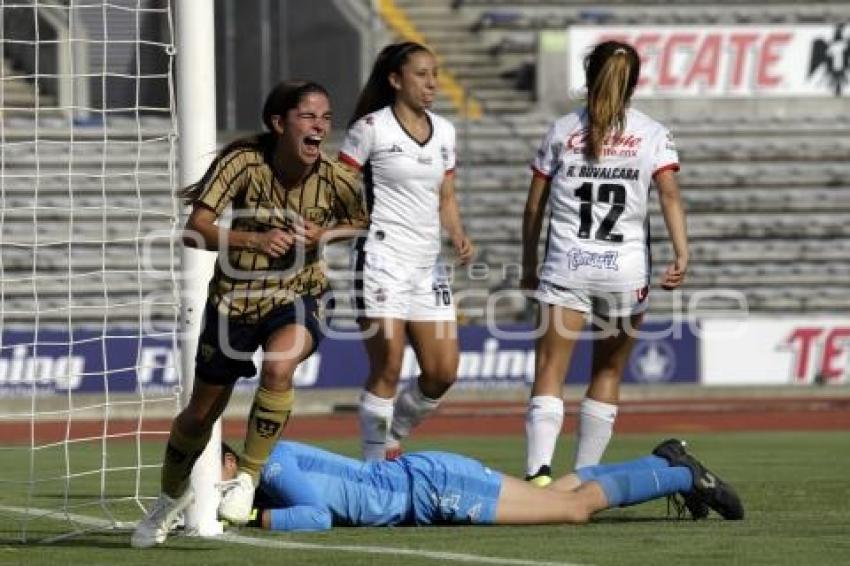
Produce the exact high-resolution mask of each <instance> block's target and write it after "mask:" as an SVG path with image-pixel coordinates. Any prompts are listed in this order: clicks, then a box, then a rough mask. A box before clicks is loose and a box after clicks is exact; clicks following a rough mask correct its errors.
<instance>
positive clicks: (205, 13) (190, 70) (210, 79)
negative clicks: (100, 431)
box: [176, 0, 222, 536]
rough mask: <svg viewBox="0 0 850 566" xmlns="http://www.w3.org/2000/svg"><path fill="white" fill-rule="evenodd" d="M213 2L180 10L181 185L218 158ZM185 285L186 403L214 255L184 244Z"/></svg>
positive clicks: (215, 455)
mask: <svg viewBox="0 0 850 566" xmlns="http://www.w3.org/2000/svg"><path fill="white" fill-rule="evenodd" d="M213 4H214V3H213V2H211V1H210V0H180V1H178V2H177V3H176V11H177V14H176V16H177V66H176V77H177V116H178V127H179V133H180V142H179V155H180V186H181V187H185V186H188V185H190V184H192V183H194V182H196V181H197V180H198V179H200V178H201V176H202V175H203V174H204V171H206V169H207V167H208V166H209V164H210V163H211V162H212V160H213V158H214V156H215V150H216V111H215V110H216V107H215V104H216V101H215V37H214V31H215V27H214V23H215V22H214V14H213ZM182 257H183V262H182V274H183V289H182V298H181V309H180V323H181V334H182V339H181V347H180V354H181V369H182V386H183V403H184V404H185V403H187V402H188V396H189V395H190V394H191V389H192V383H193V380H194V375H195V352H196V350H197V347H198V334H199V332H200V328H201V322H202V321H201V316H202V314H203V312H204V304H205V302H206V294H207V282H208V281H209V279H210V276H211V275H212V269H213V265H214V261H215V254H213V253H211V252H207V251H200V250H195V249H191V248H187V247H183V254H182ZM220 461H221V422H220V421H219V422H217V423H216V424H215V425H214V427H213V433H212V436H211V437H210V442H209V444H208V445H207V448H206V450H204V453H203V454H202V455H201V457H200V458H198V461H197V462H196V463H195V468H194V470H193V471H192V489H193V490H194V492H195V499H194V502H193V503H192V505H191V506H190V507H189V509H188V511H187V513H186V527H187V530H189V531H190V532H196V533H197V534H199V535H200V536H215V535H217V534H220V533H221V532H222V526H221V524H220V523H219V522H218V520H217V517H216V513H217V510H218V502H219V500H220V495H219V493H218V491H217V489H216V486H215V484H216V483H217V482H218V481H220V480H221V465H220Z"/></svg>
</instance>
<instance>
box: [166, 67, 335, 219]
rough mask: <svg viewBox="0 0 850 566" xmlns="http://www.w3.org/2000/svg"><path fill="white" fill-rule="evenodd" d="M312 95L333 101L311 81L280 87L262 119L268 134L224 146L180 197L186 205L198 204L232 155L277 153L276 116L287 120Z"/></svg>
mask: <svg viewBox="0 0 850 566" xmlns="http://www.w3.org/2000/svg"><path fill="white" fill-rule="evenodd" d="M310 94H321V95H324V96H325V97H327V98H328V99H330V95H329V94H328V91H327V90H326V89H325V87H323V86H322V85H320V84H318V83H314V82H310V81H283V82H280V83H278V84H277V86H275V87H274V88H273V89H272V91H271V92H270V93H269V94H268V96H267V97H266V102H265V103H264V104H263V116H262V117H263V125H264V126H265V127H266V131H265V132H257V133H256V134H253V135H249V136H245V137H241V138H239V139H236V140H234V141H232V142H230V143H229V144H227V145H226V146H224V148H223V149H222V150H221V151H219V152H218V154H216V156H215V159H214V160H213V162H212V163H211V164H210V166H209V167H208V168H207V170H206V172H205V173H204V175H203V176H202V177H201V178H200V180H198V181H197V182H196V183H193V184H191V185H189V186H188V187H186V188H184V189H182V190H181V191H180V197H181V198H182V199H183V202H184V204H186V205H191V204H194V203H195V202H196V201H197V200H198V198H200V196H201V192H202V191H203V190H204V187H205V186H206V184H207V183H209V181H210V179H212V176H213V174H214V173H215V170H216V168H217V167H218V166H219V164H220V163H221V161H222V159H224V157H225V156H227V155H228V154H229V153H232V152H234V151H237V150H240V149H256V150H259V151H262V152H264V153H265V152H268V151H271V150H272V149H274V144H275V139H276V137H277V134H276V133H275V131H274V125H273V124H272V116H286V114H287V112H289V111H290V110H292V109H293V108H297V107H298V105H299V104H301V101H302V100H303V99H304V97H306V96H308V95H310Z"/></svg>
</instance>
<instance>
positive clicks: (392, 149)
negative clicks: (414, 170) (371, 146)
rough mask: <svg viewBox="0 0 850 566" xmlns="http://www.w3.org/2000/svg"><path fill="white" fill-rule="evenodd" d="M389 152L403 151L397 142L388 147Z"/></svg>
mask: <svg viewBox="0 0 850 566" xmlns="http://www.w3.org/2000/svg"><path fill="white" fill-rule="evenodd" d="M389 153H404V150H403V149H402V148H401V146H400V145H398V144H397V143H394V144H393V145H392V147H391V148H390V149H389Z"/></svg>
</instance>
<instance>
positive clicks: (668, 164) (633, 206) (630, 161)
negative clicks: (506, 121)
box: [523, 41, 688, 484]
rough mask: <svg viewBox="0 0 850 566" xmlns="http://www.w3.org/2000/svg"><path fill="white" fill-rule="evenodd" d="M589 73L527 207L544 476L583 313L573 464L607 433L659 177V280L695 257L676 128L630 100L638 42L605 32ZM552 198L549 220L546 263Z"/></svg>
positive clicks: (554, 134)
mask: <svg viewBox="0 0 850 566" xmlns="http://www.w3.org/2000/svg"><path fill="white" fill-rule="evenodd" d="M585 73H586V80H587V104H586V106H585V107H584V108H582V109H580V110H578V111H576V112H572V113H570V114H567V115H566V116H562V117H560V118H558V119H557V120H555V122H554V123H553V124H552V125H551V127H550V128H549V131H548V133H547V134H546V137H545V138H544V139H543V142H542V144H541V145H540V148H539V150H538V152H537V155H536V157H535V159H534V161H533V163H532V171H533V178H532V181H531V186H530V188H529V193H528V199H527V202H526V207H525V215H524V218H523V287H524V288H527V289H534V290H536V298H537V300H538V301H539V303H540V319H539V324H540V325H541V328H540V331H541V333H540V334H538V336H539V338H538V340H537V345H536V355H537V358H536V366H535V379H534V384H533V386H532V390H531V399H530V400H529V404H528V412H527V417H526V436H527V442H528V454H527V456H528V458H527V462H526V465H527V473H528V476H529V479H533V480H535V481H536V482H537V483H544V484H545V483H546V481H547V476H549V466H550V464H551V460H552V454H553V453H554V451H555V444H556V441H557V437H558V434H559V432H560V430H561V425H562V423H563V418H564V405H563V400H562V386H563V381H564V376H565V374H566V372H567V369H568V367H569V364H570V359H571V356H572V353H573V348H574V346H575V341H576V339H577V337H578V334H579V333H580V332H581V330H582V327H583V325H584V323H585V318H586V316H587V315H592V321H593V331H594V334H593V336H594V341H593V361H592V369H591V382H590V386H589V387H588V389H587V392H586V394H585V398H584V400H583V401H582V403H581V408H580V410H579V420H578V433H577V436H578V439H577V443H576V451H575V468H576V469H579V468H581V467H583V466H588V465H593V464H597V463H598V462H599V461H600V459H601V458H602V455H603V453H604V452H605V448H606V447H607V445H608V442H609V440H610V439H611V435H612V432H613V427H614V419H615V417H616V415H617V402H618V398H619V389H620V380H621V378H622V373H623V369H624V366H625V364H626V361H627V359H628V356H629V352H630V351H631V349H632V345H633V343H634V339H635V334H636V330H637V328H638V327H639V325H640V323H641V319H642V317H643V313H644V311H645V310H646V308H647V300H648V293H649V275H650V257H649V249H648V242H649V233H648V223H647V199H648V193H649V188H650V185H651V184H652V183H653V182H654V183H655V185H656V187H657V188H658V191H659V195H660V202H661V211H662V213H663V215H664V221H665V223H666V225H667V230H668V232H669V234H670V238H671V240H672V243H673V249H674V251H675V256H676V259H675V260H674V261H673V262H672V263H671V264H670V265H669V266H668V267H667V270H666V271H665V273H664V275H663V277H662V279H661V286H662V288H664V289H668V290H670V289H675V288H677V287H679V286H680V285H681V284H682V283H683V281H684V279H685V273H686V271H687V268H688V240H687V233H686V230H685V214H684V210H683V208H682V204H681V200H680V197H679V186H678V183H677V181H676V176H675V172H676V171H678V169H679V163H678V162H679V159H678V155H677V153H676V148H675V146H674V144H673V139H672V137H671V136H670V133H669V132H668V131H667V129H666V128H665V127H664V126H662V125H661V124H659V123H658V122H656V121H655V120H653V119H652V118H650V117H648V116H646V115H645V114H642V113H641V112H638V111H637V110H635V109H633V108H631V107H630V106H629V101H630V98H631V95H632V93H633V92H634V89H635V86H636V85H637V82H638V76H639V73H640V59H639V58H638V55H637V53H636V52H635V50H634V48H632V47H631V46H629V45H627V44H625V43H619V42H616V41H607V42H604V43H601V44H599V45H598V46H596V47H595V48H594V49H593V50H592V51H591V53H590V54H589V55H588V56H587V57H586V58H585ZM547 201H548V206H549V209H550V216H549V232H548V235H547V237H546V255H545V258H544V261H543V264H542V266H539V265H538V257H537V246H538V242H539V238H540V230H541V225H542V221H543V214H544V209H545V207H546V203H547ZM537 478H539V479H537Z"/></svg>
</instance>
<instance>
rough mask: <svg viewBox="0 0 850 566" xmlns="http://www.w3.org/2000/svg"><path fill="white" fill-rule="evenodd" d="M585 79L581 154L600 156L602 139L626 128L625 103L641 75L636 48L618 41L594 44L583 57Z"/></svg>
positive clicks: (597, 157) (619, 132)
mask: <svg viewBox="0 0 850 566" xmlns="http://www.w3.org/2000/svg"><path fill="white" fill-rule="evenodd" d="M584 65H585V75H586V79H587V138H586V140H585V144H584V155H585V157H587V158H588V159H599V158H600V157H602V148H603V146H604V145H605V138H606V137H607V136H608V135H609V134H612V133H613V134H615V135H617V136H619V135H622V133H623V130H624V129H625V127H626V105H627V104H628V102H629V100H630V99H631V97H632V93H633V92H634V90H635V86H637V81H638V76H639V75H640V58H639V57H638V54H637V52H636V51H635V49H634V48H633V47H632V46H631V45H628V44H626V43H621V42H619V41H606V42H603V43H600V44H599V45H597V46H596V47H595V48H594V49H593V51H591V52H590V54H589V55H588V56H587V57H586V58H585V60H584Z"/></svg>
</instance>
